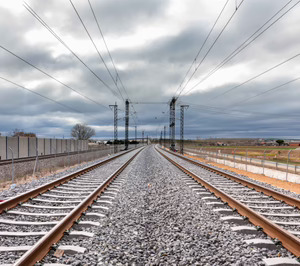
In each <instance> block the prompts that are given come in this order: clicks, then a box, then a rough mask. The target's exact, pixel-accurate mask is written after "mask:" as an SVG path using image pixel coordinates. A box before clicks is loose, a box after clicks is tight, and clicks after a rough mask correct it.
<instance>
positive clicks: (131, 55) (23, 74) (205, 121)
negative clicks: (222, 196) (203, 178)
mask: <svg viewBox="0 0 300 266" xmlns="http://www.w3.org/2000/svg"><path fill="white" fill-rule="evenodd" d="M90 1H91V3H92V5H93V7H94V11H95V14H96V16H97V19H98V20H99V22H100V26H101V29H102V32H103V34H104V36H105V39H106V42H107V45H108V47H109V49H110V51H111V54H112V57H113V59H114V62H115V64H116V67H117V70H118V72H119V76H120V78H121V80H122V83H123V84H124V86H125V88H126V91H127V94H128V96H129V98H130V100H131V101H132V102H165V103H167V102H168V101H169V100H170V99H171V97H172V96H175V92H176V91H177V88H178V87H179V84H180V83H181V82H182V80H183V78H184V76H185V73H186V71H187V70H188V68H189V67H190V65H191V63H192V62H193V60H194V58H195V56H196V54H197V52H198V50H199V49H200V47H201V45H202V43H203V42H204V40H205V38H206V36H207V34H208V32H209V31H210V29H211V27H212V25H213V23H214V22H215V20H216V18H217V16H218V14H219V12H220V11H221V9H222V7H223V6H224V4H225V2H226V0H215V1H204V0H201V1H199V0H185V1H182V0H146V1H140V0H101V1H96V0H90ZM240 2H241V1H240V0H239V1H235V0H229V3H228V5H227V6H226V8H225V11H224V13H223V14H222V16H221V17H220V20H219V21H218V23H217V24H216V27H215V29H214V30H213V32H212V34H211V36H210V38H209V39H208V41H207V43H206V45H205V46H204V47H203V50H202V52H201V53H200V55H199V57H198V59H197V60H196V62H195V63H194V64H193V66H192V68H191V72H190V74H189V75H188V78H189V77H190V75H191V73H192V72H194V70H195V67H196V64H198V63H199V62H200V61H201V60H202V58H203V56H204V55H205V54H206V52H207V51H208V49H209V48H210V46H211V45H212V44H213V42H214V41H215V39H216V37H217V36H218V34H219V33H220V31H221V30H222V28H223V27H224V25H225V24H226V22H227V21H228V19H229V18H230V16H231V15H232V14H233V13H234V12H235V10H236V4H239V3H240ZM288 2H289V1H287V0H285V1H284V0H277V1H274V0H264V1H261V0H251V1H244V2H243V3H242V5H241V6H240V8H239V9H238V10H237V11H236V13H235V15H234V16H233V19H232V20H231V21H230V23H229V24H228V26H227V27H226V29H225V30H224V32H223V33H222V35H221V36H220V38H219V39H218V41H217V42H216V43H215V45H214V47H213V48H212V49H211V51H210V52H209V53H208V54H207V57H206V58H205V60H204V61H203V62H202V64H201V65H200V67H199V69H198V70H197V71H196V73H195V75H194V76H193V78H191V80H190V82H189V83H188V84H187V86H186V87H185V89H184V90H183V92H182V94H181V95H180V97H179V99H178V106H177V112H176V115H177V118H179V105H180V104H189V105H190V107H189V109H188V110H186V113H185V126H186V127H185V136H186V138H196V137H201V138H207V137H241V138H242V137H245V138H246V137H275V138H300V133H299V132H300V124H299V122H298V121H299V118H300V80H299V81H298V80H297V81H295V82H292V83H290V84H288V85H286V86H282V87H280V88H278V89H274V90H271V91H270V92H269V93H265V94H261V93H263V92H265V91H267V90H270V89H272V88H274V87H276V86H278V85H280V84H283V83H286V82H288V81H290V80H293V79H296V78H298V77H300V56H297V57H295V58H294V59H292V60H290V61H289V62H287V63H285V64H283V65H281V66H280V67H277V68H275V69H274V70H272V71H269V72H268V73H266V74H264V75H262V76H260V77H259V78H256V79H254V80H252V81H250V82H247V83H246V84H244V85H242V86H240V87H237V88H236V89H233V90H231V91H230V92H228V93H226V91H227V90H229V89H232V88H234V87H235V86H237V85H239V84H241V83H243V82H245V81H247V80H249V79H251V78H252V77H254V76H256V75H258V74H260V73H261V72H263V71H265V70H267V69H269V68H271V67H273V66H275V65H277V64H279V63H281V62H283V61H285V60H286V59H288V58H291V57H292V56H295V55H297V54H298V53H300V50H299V47H300V45H299V44H300V34H299V33H300V16H299V12H300V4H299V5H296V6H295V7H294V8H292V9H291V10H290V11H289V12H288V13H287V14H286V15H284V16H283V17H282V18H281V19H279V20H278V22H276V23H275V24H274V25H273V26H271V27H270V28H269V29H268V30H267V31H266V32H265V33H263V34H262V35H261V36H260V37H258V38H257V39H256V40H255V41H254V42H253V43H251V44H250V45H249V46H248V47H247V48H245V49H244V50H243V51H242V52H241V53H239V54H238V55H237V56H236V57H234V58H233V59H232V60H230V61H229V62H228V63H227V64H226V65H224V67H222V68H221V69H220V70H219V71H217V72H216V73H215V74H213V75H212V76H211V77H209V78H208V79H206V80H205V81H203V82H201V83H200V84H199V85H198V86H195V84H197V83H199V82H200V81H201V80H202V79H203V78H204V77H206V75H207V74H208V73H210V71H211V70H213V69H214V68H215V67H216V66H217V65H218V64H219V63H220V62H222V61H223V59H225V58H226V57H227V56H228V55H230V54H231V52H233V51H234V50H235V49H236V48H237V47H238V46H239V45H240V44H242V43H243V42H244V41H245V40H246V39H247V38H248V37H249V36H250V35H251V34H252V33H253V32H255V31H256V30H257V29H258V28H259V27H260V26H262V25H263V24H264V23H265V22H266V21H267V20H268V19H269V18H271V17H272V16H273V15H274V14H275V13H276V12H277V11H279V10H280V9H281V8H282V7H283V6H284V5H285V4H287V3H288ZM27 3H28V4H29V5H30V6H31V7H32V8H33V9H34V10H35V12H36V13H37V14H38V15H39V16H40V17H41V18H42V19H43V20H45V21H46V23H47V24H48V25H49V26H50V27H51V28H52V29H53V30H54V31H55V32H56V34H57V35H58V36H59V37H60V38H61V39H62V40H63V41H64V42H65V43H66V44H67V45H68V46H69V47H70V48H71V49H72V50H73V51H74V52H75V53H76V54H77V55H78V56H79V57H80V58H81V59H82V61H84V62H85V63H86V64H87V65H88V67H89V68H90V69H92V70H93V71H94V72H95V73H96V74H97V75H98V76H99V77H100V78H101V79H102V80H103V81H104V82H105V83H106V84H108V86H109V87H110V88H111V89H112V90H114V91H115V92H114V93H112V92H111V90H110V89H108V88H107V87H105V86H104V85H103V83H102V82H101V81H99V80H98V79H97V78H96V77H95V76H94V75H93V74H92V73H91V72H90V71H89V70H87V69H86V68H85V67H84V65H83V64H82V63H81V62H79V60H78V59H76V57H74V55H73V54H72V53H70V52H69V51H68V50H67V49H66V48H65V47H64V46H63V45H62V44H60V43H59V42H58V41H57V40H56V39H55V38H54V37H53V36H52V35H51V34H50V33H49V31H48V30H46V29H45V28H44V27H43V26H42V25H41V24H40V23H39V22H38V21H37V20H36V19H35V18H34V17H33V16H32V15H31V14H30V13H29V12H28V11H27V10H26V9H25V8H24V7H23V1H21V0H20V1H19V0H10V1H1V2H0V35H1V41H0V45H1V46H3V47H5V48H6V49H9V50H11V51H12V52H14V53H15V54H17V55H18V56H20V57H22V58H24V59H25V60H28V61H29V62H30V63H32V64H34V65H35V66H37V67H38V68H40V69H42V70H43V71H45V72H47V73H48V74H50V75H52V76H53V77H55V78H57V79H58V80H60V81H61V82H63V83H65V84H66V85H67V86H70V87H72V88H73V89H75V90H77V91H78V92H80V93H81V94H83V95H85V96H87V97H89V98H90V99H92V100H93V101H95V102H97V104H96V103H94V102H92V101H90V100H88V99H86V98H84V97H82V96H80V95H79V94H77V93H75V92H74V91H72V90H70V89H68V88H67V87H65V86H63V85H61V84H59V83H57V82H56V81H54V80H52V79H51V78H49V77H47V76H45V75H44V74H42V73H40V72H39V71H37V70H35V69H34V68H32V67H31V66H29V65H27V64H25V63H24V62H22V61H21V60H20V59H18V58H16V57H14V56H13V55H12V54H10V53H8V52H7V51H5V50H3V49H0V77H2V78H6V79H8V80H11V81H13V82H15V83H17V84H20V85H22V86H25V87H26V88H28V89H30V90H32V91H34V92H37V93H39V94H41V95H43V96H45V97H48V98H50V99H53V100H54V101H57V102H59V103H61V104H63V105H65V106H68V107H70V108H69V109H68V108H66V107H63V106H61V105H58V104H55V103H53V102H51V101H49V100H47V99H45V98H42V97H40V96H38V95H35V94H33V93H31V92H29V91H26V90H24V89H22V88H19V87H17V86H16V85H13V84H11V83H9V82H7V81H5V80H2V79H0V93H1V97H0V119H1V127H0V132H1V133H2V134H3V135H6V134H9V132H11V131H12V130H13V129H14V128H20V129H24V130H25V131H31V132H36V133H37V135H38V136H40V137H53V136H55V137H57V138H59V137H62V136H64V137H70V129H71V127H72V126H73V125H74V124H75V123H78V122H80V123H86V124H88V125H90V126H92V127H94V128H95V130H96V133H97V135H96V137H97V138H105V139H108V138H112V136H113V113H112V111H111V110H110V109H109V108H108V106H109V105H110V104H114V103H115V102H117V103H118V106H119V108H120V110H119V118H120V120H119V125H120V127H119V137H120V138H123V137H124V120H123V117H124V101H123V100H122V97H121V96H120V95H119V96H118V97H116V94H118V90H117V88H116V86H115V84H114V82H113V81H112V79H111V77H110V75H109V74H108V72H107V70H106V68H105V66H104V65H103V63H102V61H101V60H100V58H99V56H98V54H97V52H96V50H95V49H94V47H93V45H92V43H91V41H90V40H89V38H88V36H87V34H86V32H85V30H84V28H83V26H82V25H81V23H80V21H79V19H78V17H77V15H76V13H75V12H74V10H73V7H72V5H71V4H70V2H69V1H68V0H64V1H62V0H51V1H37V0H28V2H27ZM73 3H74V5H75V7H76V8H77V11H78V13H79V14H80V16H81V18H82V20H83V21H84V23H85V25H86V27H87V29H88V30H89V32H90V34H91V36H92V38H93V40H94V41H95V43H96V45H97V47H98V49H99V51H100V53H101V55H102V57H103V58H104V60H105V62H106V63H107V66H108V68H109V69H110V71H111V73H112V76H113V77H114V79H116V74H115V71H114V69H113V66H112V63H111V62H110V58H109V55H108V54H107V51H106V49H105V46H104V44H103V41H102V39H101V35H100V33H99V31H98V28H97V25H96V23H95V20H94V17H93V15H92V13H91V10H90V7H89V4H88V1H85V0H80V1H79V0H74V1H73ZM296 3H297V1H296V0H293V1H291V3H290V4H288V5H287V6H286V8H285V9H284V10H282V11H281V12H280V13H279V14H278V15H277V16H276V17H275V18H274V19H273V20H272V21H271V22H270V23H272V22H273V21H274V20H275V19H276V18H278V17H279V16H281V15H282V14H283V13H284V12H285V11H287V10H288V9H289V8H291V7H292V6H293V5H294V4H296ZM270 23H269V24H268V25H270ZM117 84H118V85H119V88H120V90H121V93H122V96H123V97H124V98H127V95H126V93H125V92H124V90H123V89H122V87H121V85H120V81H119V80H118V82H117ZM184 84H185V83H184ZM192 88H193V89H192ZM224 93H225V94H224ZM258 94H261V95H259V96H257V97H254V96H256V95H258ZM251 97H253V98H251ZM246 100H247V101H246ZM130 108H131V109H132V107H130ZM134 109H135V110H136V116H137V118H135V120H136V125H137V127H138V132H139V133H138V135H139V136H141V131H142V130H145V132H146V133H145V134H146V135H149V136H153V137H156V136H159V135H160V132H161V130H163V127H164V126H167V128H168V121H169V118H168V105H167V104H153V105H149V104H147V105H146V104H134ZM131 111H132V112H133V111H134V110H131ZM130 125H131V127H130V129H131V132H130V136H131V137H133V136H134V126H135V121H134V120H133V118H132V117H131V118H130ZM177 127H178V129H177V130H176V132H177V137H179V121H178V120H177Z"/></svg>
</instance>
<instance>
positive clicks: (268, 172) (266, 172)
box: [188, 153, 300, 184]
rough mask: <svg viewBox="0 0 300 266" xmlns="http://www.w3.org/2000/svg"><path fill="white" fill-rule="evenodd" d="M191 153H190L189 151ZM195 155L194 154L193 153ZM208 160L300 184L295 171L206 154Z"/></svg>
mask: <svg viewBox="0 0 300 266" xmlns="http://www.w3.org/2000/svg"><path fill="white" fill-rule="evenodd" d="M188 154H189V153H188ZM191 155H194V154H191ZM206 159H207V160H210V161H213V162H216V163H219V164H224V165H227V166H230V167H233V168H237V169H240V170H245V171H248V172H252V173H255V174H263V175H265V176H268V177H272V178H275V179H279V180H285V181H289V182H293V183H297V184H300V175H297V174H293V173H286V172H283V171H278V170H274V169H269V168H263V167H260V166H254V165H249V164H247V165H246V164H244V163H239V162H232V161H229V160H224V159H216V158H215V157H210V156H206Z"/></svg>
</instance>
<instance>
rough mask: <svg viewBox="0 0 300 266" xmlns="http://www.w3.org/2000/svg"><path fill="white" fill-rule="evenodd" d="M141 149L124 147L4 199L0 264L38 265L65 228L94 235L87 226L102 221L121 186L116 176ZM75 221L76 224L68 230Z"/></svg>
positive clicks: (62, 247)
mask: <svg viewBox="0 0 300 266" xmlns="http://www.w3.org/2000/svg"><path fill="white" fill-rule="evenodd" d="M140 151H141V149H138V150H134V151H129V152H125V153H122V154H120V155H118V156H114V157H112V158H109V159H107V160H104V161H102V162H100V163H96V164H94V165H92V166H89V167H86V168H84V169H82V170H80V171H77V172H75V173H73V174H70V175H66V176H64V177H62V178H60V179H58V180H56V181H53V182H51V183H48V184H46V185H43V186H41V187H38V188H36V189H33V190H31V191H29V192H26V193H23V194H21V195H19V196H17V197H14V198H11V199H9V200H7V201H5V202H2V203H0V212H1V213H2V214H1V215H0V231H1V232H0V240H1V246H0V254H1V256H0V257H1V259H0V264H1V265H2V264H5V265H34V264H35V263H36V262H38V261H40V260H41V259H42V258H43V257H44V256H45V255H46V254H47V253H48V252H49V251H50V249H51V247H53V244H55V243H57V242H58V241H59V240H60V239H61V238H62V237H63V236H64V234H65V233H66V232H67V234H68V235H69V236H70V237H76V238H78V239H80V238H84V237H92V236H93V234H92V233H90V232H88V230H85V228H87V227H97V226H98V224H99V220H101V217H104V216H105V213H106V211H107V209H108V208H109V206H110V204H112V201H113V199H114V196H115V194H116V193H117V192H118V187H119V185H120V182H121V180H118V181H117V182H115V181H114V180H115V179H116V178H117V177H118V175H119V174H120V173H121V172H122V171H123V170H124V169H125V168H126V167H127V165H128V164H129V163H130V162H131V161H132V160H133V159H134V158H135V157H136V155H137V154H138V153H139V152H140ZM88 208H90V211H88V212H86V213H85V211H86V210H87V209H88ZM79 219H80V220H79ZM74 224H75V225H76V226H77V227H78V230H71V231H70V232H69V231H68V230H69V229H70V228H72V226H73V225H74ZM79 243H80V242H79ZM55 247H56V248H58V249H59V252H62V253H65V252H71V253H72V252H73V253H74V252H75V253H77V252H79V253H80V252H83V251H84V248H82V247H80V245H77V246H70V245H60V246H55Z"/></svg>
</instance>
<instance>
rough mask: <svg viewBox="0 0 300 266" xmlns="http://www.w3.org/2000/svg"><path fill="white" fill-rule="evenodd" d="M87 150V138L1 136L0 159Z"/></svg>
mask: <svg viewBox="0 0 300 266" xmlns="http://www.w3.org/2000/svg"><path fill="white" fill-rule="evenodd" d="M86 150H88V141H87V140H75V139H49V138H32V137H2V136H0V160H6V159H12V157H14V159H18V158H26V157H32V156H40V155H50V154H59V153H67V152H76V151H86Z"/></svg>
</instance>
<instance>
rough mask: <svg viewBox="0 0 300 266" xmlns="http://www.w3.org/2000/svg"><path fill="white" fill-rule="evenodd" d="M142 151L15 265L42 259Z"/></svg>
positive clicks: (21, 265)
mask: <svg viewBox="0 0 300 266" xmlns="http://www.w3.org/2000/svg"><path fill="white" fill-rule="evenodd" d="M141 151H142V149H140V150H139V151H138V152H137V153H135V154H134V155H133V156H132V157H131V158H130V159H129V160H127V161H126V163H125V164H123V165H122V166H121V167H120V168H119V169H118V170H117V171H116V172H114V173H113V174H112V175H111V176H110V177H109V178H107V179H106V181H104V182H103V183H102V184H101V185H100V186H99V187H98V188H96V189H95V190H94V191H93V192H92V193H91V194H90V195H89V196H87V197H86V198H85V199H84V200H83V201H82V202H81V203H80V204H79V205H78V206H77V207H76V208H75V209H74V210H73V211H71V212H70V213H69V214H68V215H67V216H66V217H65V218H64V219H62V220H61V221H60V222H59V223H58V224H57V225H56V226H55V227H53V228H52V229H51V230H50V231H49V232H48V233H47V234H46V235H44V236H43V237H42V238H41V239H40V240H39V241H38V242H37V243H36V244H35V245H34V246H33V247H32V248H31V249H30V250H28V251H27V252H26V253H25V254H23V256H22V257H21V258H20V259H18V261H16V262H15V264H14V265H15V266H30V265H34V264H35V263H36V262H38V261H40V260H42V259H43V258H44V257H45V256H46V255H47V254H48V253H49V251H50V249H51V246H52V245H53V244H55V243H57V242H58V241H59V240H60V239H61V238H62V237H63V235H64V232H65V231H67V230H69V229H70V228H71V227H72V226H73V224H74V223H75V222H76V221H77V220H78V219H79V218H80V217H81V215H82V214H83V213H84V212H85V211H86V209H87V208H88V207H89V206H90V205H92V203H93V202H94V200H96V199H97V198H98V197H99V196H100V194H101V193H103V192H104V190H105V189H106V188H107V187H108V186H109V185H110V183H111V182H112V181H113V180H114V179H116V178H117V177H118V176H119V174H120V173H121V172H122V171H123V170H124V169H125V168H126V167H127V166H128V165H129V164H130V162H131V161H132V160H133V159H134V158H135V157H136V156H137V155H138V154H139V153H140V152H141Z"/></svg>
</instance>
